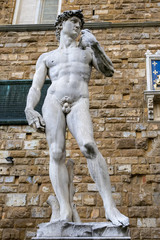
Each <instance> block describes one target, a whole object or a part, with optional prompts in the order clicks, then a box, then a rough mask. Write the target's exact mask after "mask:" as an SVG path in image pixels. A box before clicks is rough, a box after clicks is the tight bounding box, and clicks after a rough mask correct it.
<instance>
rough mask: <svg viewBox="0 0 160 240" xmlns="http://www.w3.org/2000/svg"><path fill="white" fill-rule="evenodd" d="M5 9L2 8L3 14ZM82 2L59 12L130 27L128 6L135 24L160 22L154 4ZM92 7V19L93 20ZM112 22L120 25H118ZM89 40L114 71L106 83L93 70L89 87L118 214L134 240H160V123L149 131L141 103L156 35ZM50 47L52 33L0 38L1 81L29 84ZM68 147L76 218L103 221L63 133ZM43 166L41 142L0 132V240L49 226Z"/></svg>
mask: <svg viewBox="0 0 160 240" xmlns="http://www.w3.org/2000/svg"><path fill="white" fill-rule="evenodd" d="M6 2H8V3H9V1H2V2H0V3H2V6H7V5H5V4H6ZM11 2H12V1H11ZM11 2H10V4H11ZM84 2H85V4H84V3H83V1H82V0H81V1H76V2H75V1H65V2H63V10H65V9H75V8H78V9H79V8H84V14H86V16H88V19H87V17H86V20H88V21H102V20H105V21H108V19H105V18H107V16H108V15H107V14H106V13H105V15H104V14H102V12H100V11H102V10H104V11H106V10H107V11H109V12H108V14H109V15H110V17H109V21H112V20H113V21H117V22H119V21H132V17H131V16H132V14H133V11H131V10H130V11H131V13H130V11H129V10H128V13H127V12H126V11H125V6H126V8H127V6H128V8H131V6H132V8H134V9H135V12H136V14H137V15H136V14H135V13H134V14H135V18H134V19H133V20H134V21H146V20H152V21H153V20H158V19H159V16H158V15H159V13H158V11H159V3H158V1H155V0H154V1H138V3H137V4H135V1H131V0H128V1H119V4H118V3H115V2H116V1H112V0H110V1H107V4H106V1H101V4H102V3H103V6H102V5H101V4H99V1H94V2H91V1H89V3H87V0H86V1H84ZM97 2H98V4H97ZM144 2H145V3H144ZM75 4H76V5H75ZM89 4H90V5H89ZM94 4H95V5H94ZM96 4H97V5H96ZM116 5H119V9H117V8H116ZM120 5H121V8H120ZM142 5H143V6H144V7H143V6H142ZM140 6H141V7H140ZM147 6H148V7H147ZM89 7H90V8H89ZM93 7H94V9H95V16H96V15H98V18H96V17H94V16H92V13H93V12H92V8H93ZM87 11H88V14H87ZM96 11H97V12H98V11H99V12H98V13H96ZM118 11H119V12H120V13H118ZM2 12H4V10H3V11H2ZM138 13H141V14H140V15H141V18H139V17H138V16H139V15H138ZM118 14H121V16H122V17H119V18H117V16H118ZM6 16H7V15H6ZM9 16H10V15H9ZM147 16H148V18H147ZM116 18H117V19H116ZM8 19H11V18H9V17H8ZM9 21H10V20H9ZM2 23H4V22H3V21H2ZM5 23H6V22H5ZM8 23H9V22H8ZM93 33H94V34H95V35H96V37H97V39H98V40H99V41H100V43H101V45H102V46H103V47H104V49H105V51H106V53H107V54H108V56H109V57H110V58H111V59H112V61H113V64H114V67H115V74H114V76H113V77H112V78H105V77H104V76H102V75H101V74H99V73H98V72H97V71H95V70H93V73H92V76H91V81H90V84H89V91H90V112H91V115H92V120H93V127H94V136H95V140H96V143H97V145H98V147H99V149H100V151H101V153H102V154H103V156H104V157H105V159H106V162H107V164H108V168H109V173H110V178H111V183H112V193H113V197H114V199H115V202H116V204H117V206H118V208H119V209H120V210H121V212H122V213H124V214H126V215H127V216H129V217H130V223H131V227H130V229H131V235H132V239H143V240H145V239H148V240H149V239H150V240H153V239H160V231H159V227H160V207H159V206H160V141H159V140H160V123H148V121H147V107H146V103H145V101H144V95H143V91H144V90H145V89H146V71H145V70H146V69H145V68H146V67H145V66H146V64H145V52H146V50H147V49H149V50H152V51H153V52H156V51H157V50H158V49H160V41H159V38H160V29H159V27H154V28H153V27H145V28H142V27H139V28H134V27H132V28H131V27H130V28H108V29H104V30H94V31H93ZM56 47H57V42H56V41H55V36H54V32H52V31H34V32H1V43H0V52H1V55H0V80H8V79H9V80H12V79H30V78H32V77H33V74H34V71H35V63H36V60H37V58H38V56H39V55H40V54H42V53H43V52H47V51H50V50H53V49H55V48H56ZM66 139H67V158H72V159H74V160H75V167H74V172H75V176H74V184H75V186H76V194H75V197H74V201H75V203H76V204H77V208H78V212H79V214H80V217H81V219H82V221H84V222H89V221H105V218H104V209H103V206H102V200H101V198H100V196H99V194H98V192H97V190H96V188H95V185H94V183H93V181H92V179H91V178H90V176H89V174H88V169H87V166H86V160H85V158H84V157H83V156H82V154H81V153H80V151H79V148H78V146H77V143H76V141H75V140H74V139H73V137H72V135H71V134H70V133H69V132H67V136H66ZM8 156H12V157H13V160H14V163H13V164H12V163H9V162H7V161H6V160H5V158H6V157H8ZM48 164H49V155H48V147H47V144H46V140H45V136H44V135H43V134H39V133H36V132H35V131H34V130H33V129H32V128H30V127H28V126H0V217H1V220H0V239H3V240H7V239H8V240H9V239H20V240H24V239H30V238H31V237H32V236H34V234H35V232H36V227H37V225H38V224H39V223H41V222H44V221H49V218H50V214H51V209H50V207H49V206H48V205H47V203H46V200H47V198H48V196H49V195H50V194H51V193H53V190H52V187H51V183H50V180H49V176H48Z"/></svg>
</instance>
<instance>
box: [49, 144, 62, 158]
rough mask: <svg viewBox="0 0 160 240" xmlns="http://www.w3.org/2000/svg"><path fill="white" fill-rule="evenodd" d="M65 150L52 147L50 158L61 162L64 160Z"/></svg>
mask: <svg viewBox="0 0 160 240" xmlns="http://www.w3.org/2000/svg"><path fill="white" fill-rule="evenodd" d="M63 155H64V153H63V150H62V149H61V148H58V147H55V146H54V145H51V147H50V157H51V161H57V162H59V161H61V160H62V159H63Z"/></svg>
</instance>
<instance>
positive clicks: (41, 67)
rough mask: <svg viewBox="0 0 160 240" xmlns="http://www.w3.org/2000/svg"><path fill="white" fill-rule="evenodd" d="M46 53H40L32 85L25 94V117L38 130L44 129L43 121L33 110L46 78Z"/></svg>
mask: <svg viewBox="0 0 160 240" xmlns="http://www.w3.org/2000/svg"><path fill="white" fill-rule="evenodd" d="M45 56H46V54H42V55H41V56H40V57H39V59H38V61H37V64H36V72H35V74H34V77H33V82H32V86H31V88H30V90H29V93H28V96H27V104H26V108H25V114H26V119H27V121H28V124H29V125H32V126H33V127H34V128H36V129H37V130H39V131H44V129H45V123H44V120H43V118H42V116H41V115H40V114H39V113H38V112H37V111H35V110H34V108H35V106H36V105H37V104H38V102H39V100H40V97H41V89H42V87H43V84H44V82H45V79H46V75H47V67H46V63H45Z"/></svg>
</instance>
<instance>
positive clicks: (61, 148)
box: [42, 96, 66, 161]
mask: <svg viewBox="0 0 160 240" xmlns="http://www.w3.org/2000/svg"><path fill="white" fill-rule="evenodd" d="M42 114H43V118H44V121H45V124H46V138H47V142H48V145H49V150H50V157H51V160H52V159H53V160H57V161H60V160H63V155H64V153H65V131H66V120H65V115H64V113H63V112H62V106H61V105H60V103H59V102H58V101H57V100H56V99H55V98H54V97H53V96H51V97H47V98H46V99H45V102H44V104H43V107H42Z"/></svg>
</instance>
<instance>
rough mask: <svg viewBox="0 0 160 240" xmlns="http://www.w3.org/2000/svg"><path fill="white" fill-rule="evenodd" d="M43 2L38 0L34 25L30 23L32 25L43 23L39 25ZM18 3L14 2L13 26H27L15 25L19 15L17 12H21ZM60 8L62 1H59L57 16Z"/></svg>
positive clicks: (18, 0) (17, 1) (18, 1)
mask: <svg viewBox="0 0 160 240" xmlns="http://www.w3.org/2000/svg"><path fill="white" fill-rule="evenodd" d="M43 1H44V0H38V7H37V9H36V13H35V16H36V17H35V21H34V23H32V24H43V23H40V19H41V14H42V7H43ZM20 3H21V0H16V4H15V9H14V15H13V21H12V24H13V25H20V24H24V25H27V23H17V19H18V14H19V11H20V10H21V9H20ZM61 6H62V0H59V3H58V11H57V15H58V14H60V13H61Z"/></svg>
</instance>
